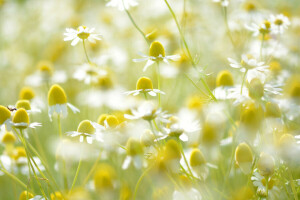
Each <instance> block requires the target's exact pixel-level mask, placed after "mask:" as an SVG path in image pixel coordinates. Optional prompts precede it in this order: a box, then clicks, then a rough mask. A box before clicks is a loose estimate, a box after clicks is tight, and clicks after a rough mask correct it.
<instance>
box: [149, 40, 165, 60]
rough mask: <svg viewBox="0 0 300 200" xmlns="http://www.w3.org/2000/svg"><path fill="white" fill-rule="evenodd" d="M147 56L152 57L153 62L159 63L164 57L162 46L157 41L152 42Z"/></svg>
mask: <svg viewBox="0 0 300 200" xmlns="http://www.w3.org/2000/svg"><path fill="white" fill-rule="evenodd" d="M149 56H151V57H154V59H153V58H152V59H153V60H158V61H161V60H162V59H163V58H162V57H165V56H166V53H165V48H164V46H163V45H162V44H161V43H160V42H158V41H154V42H152V43H151V45H150V49H149Z"/></svg>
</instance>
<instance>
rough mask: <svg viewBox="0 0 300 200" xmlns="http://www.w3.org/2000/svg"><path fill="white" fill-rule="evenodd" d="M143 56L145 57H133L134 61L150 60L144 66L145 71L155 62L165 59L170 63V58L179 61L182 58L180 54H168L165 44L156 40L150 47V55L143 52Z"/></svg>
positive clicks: (164, 60)
mask: <svg viewBox="0 0 300 200" xmlns="http://www.w3.org/2000/svg"><path fill="white" fill-rule="evenodd" d="M141 56H142V57H143V58H139V59H133V62H143V61H146V60H148V61H147V63H146V65H145V67H144V68H143V71H146V70H147V69H148V67H149V66H151V65H152V64H154V63H155V62H160V61H163V62H165V63H167V64H169V61H168V60H173V61H177V60H179V58H180V56H179V55H170V56H167V55H166V52H165V48H164V46H163V45H162V44H161V43H160V42H158V41H154V42H152V43H151V45H150V48H149V56H147V55H143V54H141Z"/></svg>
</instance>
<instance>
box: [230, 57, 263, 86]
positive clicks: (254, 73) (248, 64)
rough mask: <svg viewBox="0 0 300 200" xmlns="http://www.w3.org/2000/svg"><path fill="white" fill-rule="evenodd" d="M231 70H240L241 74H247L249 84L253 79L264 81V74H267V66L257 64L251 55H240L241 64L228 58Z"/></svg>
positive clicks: (260, 63) (261, 63)
mask: <svg viewBox="0 0 300 200" xmlns="http://www.w3.org/2000/svg"><path fill="white" fill-rule="evenodd" d="M228 61H229V62H230V66H231V67H232V68H236V69H240V71H241V72H245V73H246V72H247V74H246V79H247V81H248V82H250V81H251V80H252V79H253V78H259V79H260V80H261V81H262V82H264V81H265V79H266V73H267V72H269V69H268V68H269V66H267V65H264V64H265V63H264V62H258V61H257V60H256V59H255V58H253V57H252V56H251V55H245V54H243V55H242V60H241V62H237V61H236V60H234V59H232V58H228Z"/></svg>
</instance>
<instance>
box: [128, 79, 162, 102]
mask: <svg viewBox="0 0 300 200" xmlns="http://www.w3.org/2000/svg"><path fill="white" fill-rule="evenodd" d="M141 93H143V94H149V95H150V96H154V97H155V96H156V94H158V93H159V94H165V93H164V92H163V91H161V90H159V89H153V84H152V81H151V79H150V78H147V77H141V78H139V80H138V81H137V83H136V90H132V91H127V92H124V94H126V95H130V94H132V95H133V96H136V95H139V94H141Z"/></svg>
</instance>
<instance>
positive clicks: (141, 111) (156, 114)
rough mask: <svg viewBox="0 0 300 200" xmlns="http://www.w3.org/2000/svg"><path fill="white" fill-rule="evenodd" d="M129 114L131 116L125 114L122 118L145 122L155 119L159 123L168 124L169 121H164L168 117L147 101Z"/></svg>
mask: <svg viewBox="0 0 300 200" xmlns="http://www.w3.org/2000/svg"><path fill="white" fill-rule="evenodd" d="M131 113H132V115H128V114H125V115H124V117H125V118H126V119H144V120H147V121H151V120H153V119H157V120H158V121H161V122H165V123H168V122H169V120H167V119H166V118H168V117H169V115H167V114H166V112H162V110H161V109H156V108H155V106H154V104H153V103H151V102H148V101H146V102H144V103H143V104H142V105H140V106H139V107H138V108H137V109H131Z"/></svg>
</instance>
